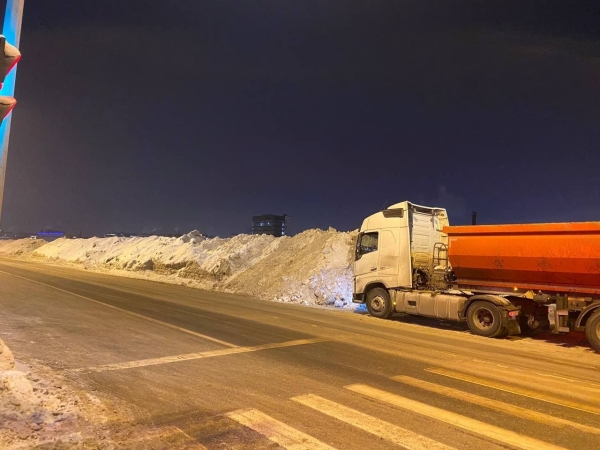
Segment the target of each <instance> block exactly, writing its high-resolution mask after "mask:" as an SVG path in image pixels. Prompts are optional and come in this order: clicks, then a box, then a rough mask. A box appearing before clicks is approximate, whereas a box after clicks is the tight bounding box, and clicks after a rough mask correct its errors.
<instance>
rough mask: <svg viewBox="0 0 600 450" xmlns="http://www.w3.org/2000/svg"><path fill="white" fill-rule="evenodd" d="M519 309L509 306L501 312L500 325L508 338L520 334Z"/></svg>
mask: <svg viewBox="0 0 600 450" xmlns="http://www.w3.org/2000/svg"><path fill="white" fill-rule="evenodd" d="M520 309H521V308H519V307H517V306H514V305H510V306H507V307H505V308H504V310H503V311H502V325H503V326H504V327H505V328H506V330H507V331H508V336H514V335H515V334H521V326H520V325H519V313H520Z"/></svg>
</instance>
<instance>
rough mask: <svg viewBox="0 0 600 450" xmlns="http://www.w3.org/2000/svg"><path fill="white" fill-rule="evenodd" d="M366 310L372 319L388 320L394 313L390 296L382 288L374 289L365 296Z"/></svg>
mask: <svg viewBox="0 0 600 450" xmlns="http://www.w3.org/2000/svg"><path fill="white" fill-rule="evenodd" d="M367 310H368V311H369V314H371V315H372V316H373V317H377V318H379V319H389V318H390V317H392V314H393V313H394V308H392V301H391V299H390V294H389V293H388V291H387V290H385V289H383V288H374V289H371V290H370V291H369V293H368V294H367Z"/></svg>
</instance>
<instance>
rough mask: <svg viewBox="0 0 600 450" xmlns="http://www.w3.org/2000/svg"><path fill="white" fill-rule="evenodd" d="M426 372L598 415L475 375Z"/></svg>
mask: <svg viewBox="0 0 600 450" xmlns="http://www.w3.org/2000/svg"><path fill="white" fill-rule="evenodd" d="M425 370H426V371H427V372H431V373H436V374H438V375H443V376H445V377H449V378H454V379H456V380H461V381H466V382H468V383H473V384H478V385H480V386H485V387H489V388H492V389H497V390H499V391H504V392H510V393H511V394H517V395H521V396H523V397H528V398H533V399H536V400H541V401H543V402H546V403H552V404H554V405H560V406H566V407H567V408H571V409H577V410H579V411H585V412H588V413H591V414H598V415H600V408H598V407H595V406H592V405H586V404H584V403H581V402H575V401H572V400H568V399H566V398H563V397H560V396H557V395H548V394H544V393H542V392H534V391H532V390H529V389H524V388H521V387H518V386H515V385H514V384H509V383H505V382H501V381H493V380H488V379H485V378H481V377H477V376H475V375H468V374H465V373H461V372H456V371H454V370H449V369H441V368H429V369H425Z"/></svg>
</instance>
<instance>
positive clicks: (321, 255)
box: [0, 229, 356, 308]
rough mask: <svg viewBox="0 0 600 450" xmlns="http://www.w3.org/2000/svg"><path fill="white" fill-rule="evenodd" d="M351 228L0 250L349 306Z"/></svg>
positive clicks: (22, 244)
mask: <svg viewBox="0 0 600 450" xmlns="http://www.w3.org/2000/svg"><path fill="white" fill-rule="evenodd" d="M355 239H356V232H348V233H344V232H338V231H335V230H333V229H330V230H328V231H323V230H307V231H305V232H303V233H300V234H298V235H296V236H293V237H289V236H286V237H281V238H275V237H272V236H266V235H238V236H235V237H231V238H211V239H207V238H205V237H204V236H202V235H201V234H200V233H199V232H198V231H192V232H190V233H188V234H185V235H183V236H181V237H180V238H168V237H159V236H150V237H132V238H125V237H111V238H90V239H58V240H56V241H53V242H49V243H43V242H40V241H35V240H30V239H21V240H18V241H0V254H10V255H25V256H26V255H31V256H32V257H41V258H45V259H48V260H52V261H53V262H56V263H70V264H73V263H74V264H79V265H83V266H85V267H86V268H89V269H97V270H102V271H108V272H110V273H114V274H115V275H125V276H133V277H140V278H149V279H156V280H158V281H163V282H165V281H166V282H171V283H178V284H185V285H189V286H192V287H199V288H204V289H211V290H217V291H222V292H229V293H241V294H248V295H252V296H255V297H259V298H263V299H266V300H275V301H283V302H294V303H302V304H307V305H334V306H337V307H348V308H350V307H352V267H351V262H352V252H353V246H354V240H355Z"/></svg>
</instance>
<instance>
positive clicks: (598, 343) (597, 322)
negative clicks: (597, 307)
mask: <svg viewBox="0 0 600 450" xmlns="http://www.w3.org/2000/svg"><path fill="white" fill-rule="evenodd" d="M585 335H586V336H587V339H588V341H590V344H592V347H594V350H596V351H597V352H598V353H600V311H598V312H595V313H594V314H592V316H591V317H590V318H589V319H588V321H587V323H586V324H585Z"/></svg>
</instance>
